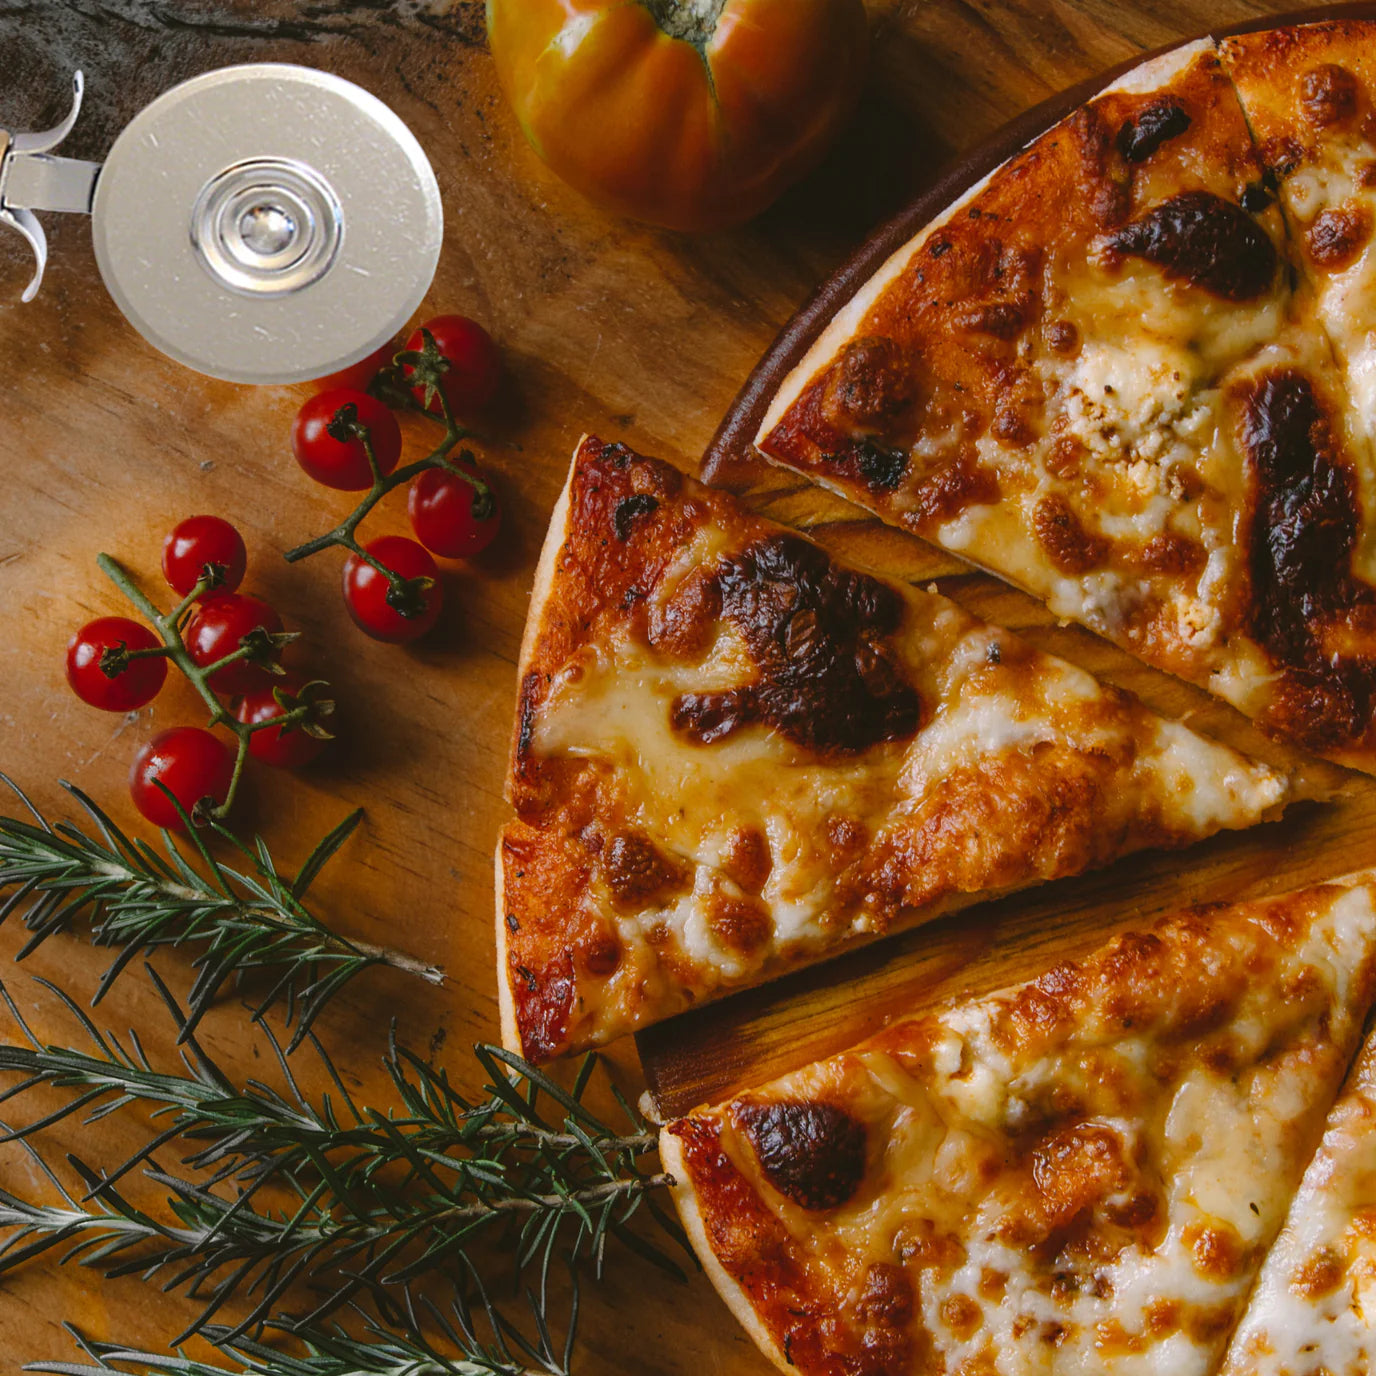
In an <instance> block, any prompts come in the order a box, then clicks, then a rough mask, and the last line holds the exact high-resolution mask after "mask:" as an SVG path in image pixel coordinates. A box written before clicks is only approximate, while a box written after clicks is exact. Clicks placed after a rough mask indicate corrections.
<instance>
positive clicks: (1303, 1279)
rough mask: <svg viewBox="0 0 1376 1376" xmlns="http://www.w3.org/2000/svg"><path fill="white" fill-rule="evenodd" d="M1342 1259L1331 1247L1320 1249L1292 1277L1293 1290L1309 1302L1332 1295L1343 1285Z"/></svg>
mask: <svg viewBox="0 0 1376 1376" xmlns="http://www.w3.org/2000/svg"><path fill="white" fill-rule="evenodd" d="M1343 1275H1344V1267H1343V1262H1342V1258H1341V1257H1340V1256H1339V1255H1338V1254H1337V1252H1336V1251H1334V1250H1333V1248H1331V1247H1320V1248H1319V1249H1318V1250H1317V1251H1315V1252H1313V1253H1312V1254H1311V1255H1310V1256H1309V1257H1307V1258H1306V1259H1305V1262H1304V1264H1303V1265H1302V1266H1300V1267H1298V1268H1297V1269H1296V1271H1295V1273H1294V1275H1293V1276H1291V1277H1290V1286H1291V1289H1293V1290H1294V1291H1296V1293H1298V1294H1300V1295H1303V1296H1304V1298H1305V1299H1307V1300H1317V1299H1322V1298H1323V1297H1324V1296H1325V1295H1331V1294H1332V1293H1333V1292H1334V1291H1335V1290H1336V1289H1337V1288H1338V1286H1340V1285H1341V1284H1342V1283H1343Z"/></svg>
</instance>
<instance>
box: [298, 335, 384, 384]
mask: <svg viewBox="0 0 1376 1376" xmlns="http://www.w3.org/2000/svg"><path fill="white" fill-rule="evenodd" d="M396 351H397V345H396V342H395V341H394V340H390V339H389V340H388V341H387V343H386V344H384V345H383V346H382V347H381V348H380V349H374V350H373V352H372V353H370V354H369V355H368V357H367V358H360V359H359V360H358V362H357V363H350V364H349V366H348V367H347V368H341V369H340V370H339V371H338V372H337V373H329V374H327V375H326V376H325V377H318V378H316V380H315V386H316V387H318V388H319V389H320V390H321V391H322V392H331V391H334V390H335V389H337V388H339V387H349V388H351V389H353V390H354V391H358V392H363V391H366V390H367V388H368V384H369V383H370V382H371V381H372V380H373V379H374V378H375V377H376V376H377V375H378V374H379V373H380V372H381V371H382V370H383V369H384V368H385V367H386V366H387V365H388V364H389V363H390V362H391V361H392V355H393V354H395V353H396Z"/></svg>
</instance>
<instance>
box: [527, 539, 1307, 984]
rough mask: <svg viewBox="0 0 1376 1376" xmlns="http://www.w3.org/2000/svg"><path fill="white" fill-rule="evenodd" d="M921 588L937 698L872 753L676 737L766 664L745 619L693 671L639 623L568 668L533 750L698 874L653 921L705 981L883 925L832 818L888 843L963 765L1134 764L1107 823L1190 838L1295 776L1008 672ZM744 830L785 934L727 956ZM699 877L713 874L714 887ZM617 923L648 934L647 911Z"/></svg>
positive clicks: (928, 676) (929, 672)
mask: <svg viewBox="0 0 1376 1376" xmlns="http://www.w3.org/2000/svg"><path fill="white" fill-rule="evenodd" d="M696 543H697V542H695V546H696ZM711 547H712V546H706V545H704V546H702V550H699V549H697V548H694V550H693V553H694V554H698V553H701V552H702V551H703V550H706V549H707V548H711ZM690 566H691V559H685V560H681V561H680V563H679V565H678V567H677V568H676V569H675V570H674V571H673V573H672V575H671V576H670V577H668V578H666V580H665V583H664V587H662V588H660V589H657V590H656V594H655V595H656V596H664V595H666V589H668V590H670V591H671V590H672V588H673V587H674V586H676V585H677V582H678V580H679V578H681V577H682V576H684V575H686V573H687V572H688V570H689V568H690ZM905 596H906V598H907V601H908V603H909V608H910V610H909V615H908V618H907V624H906V627H905V629H904V631H903V632H902V634H901V636H900V639H899V642H898V645H897V649H898V653H899V655H900V658H901V660H902V662H903V665H904V669H905V671H906V673H907V675H908V676H909V679H910V681H911V682H912V683H913V684H914V685H915V687H916V688H917V690H918V692H919V694H920V695H921V698H922V701H923V703H924V707H925V711H924V718H925V724H924V726H923V727H922V729H921V730H919V731H918V732H917V733H916V734H915V735H914V736H913V737H912V739H911V740H909V741H905V742H895V743H892V744H880V745H878V746H876V747H874V748H872V749H870V750H868V751H866V752H864V754H863V755H861V756H858V757H853V758H846V757H839V758H832V759H826V758H820V757H817V756H815V755H813V754H812V753H811V752H809V751H807V750H806V749H804V748H802V747H799V746H796V745H794V744H792V743H791V742H789V741H788V740H786V739H785V738H784V737H783V736H782V735H779V734H777V733H775V732H773V731H771V730H769V729H767V728H766V727H765V726H763V725H749V726H746V727H743V728H742V729H740V730H738V731H736V732H735V733H733V734H732V735H731V736H729V737H728V738H726V739H725V740H722V741H719V742H716V743H714V744H712V745H706V746H705V745H701V744H698V743H696V742H694V741H692V740H690V739H688V738H687V737H685V736H683V735H682V734H680V733H677V732H675V731H674V730H673V728H672V726H671V721H670V711H671V706H672V704H673V702H674V701H675V699H676V698H677V697H678V696H679V695H680V694H682V693H687V692H703V691H713V690H721V689H726V688H730V687H733V686H736V685H738V684H743V683H748V682H751V681H753V678H754V675H755V673H756V670H755V669H754V667H753V665H752V663H751V661H750V657H749V655H748V653H747V650H746V648H745V645H744V643H743V641H742V639H741V638H740V636H739V634H738V633H737V632H736V631H735V629H734V628H733V627H732V625H731V624H730V623H729V622H723V623H721V624H720V626H719V629H718V633H717V635H716V637H715V640H714V642H713V644H712V646H711V648H710V650H709V651H708V653H707V654H706V655H705V656H704V658H703V659H702V660H701V661H699V662H697V663H694V664H683V663H680V662H677V661H673V660H670V659H667V658H663V657H660V656H658V655H656V654H655V652H654V651H653V650H652V649H650V648H649V647H648V646H647V645H646V644H644V643H643V642H641V641H639V640H637V639H636V638H634V637H633V636H632V635H631V634H630V632H629V631H628V630H626V629H623V630H621V631H620V632H618V633H617V634H616V635H615V636H614V637H613V638H612V639H611V640H610V641H609V642H607V643H604V644H602V645H600V646H597V647H589V648H587V649H585V651H583V652H580V654H579V655H578V656H576V657H575V658H574V659H573V660H572V661H571V662H570V663H569V664H567V665H565V666H564V668H563V669H562V670H561V671H560V672H559V673H558V674H557V675H556V677H555V679H554V682H553V683H552V685H551V689H550V692H549V695H548V697H547V699H546V701H545V702H544V704H543V705H542V707H541V709H540V711H539V713H538V715H537V717H536V721H535V726H534V730H533V733H532V737H531V749H532V752H533V754H534V755H535V756H536V757H541V758H567V759H575V760H579V761H583V762H586V763H587V764H588V765H589V766H590V767H593V768H596V769H598V770H600V771H604V772H605V773H606V774H607V775H608V776H609V777H610V778H612V779H614V780H615V788H616V791H617V796H618V798H619V800H620V803H619V809H620V810H619V815H618V816H617V817H616V818H615V825H616V826H618V827H624V828H630V829H634V830H637V831H640V832H643V833H644V834H645V835H647V836H648V837H650V838H651V839H652V840H653V841H654V842H655V843H656V844H657V845H659V846H661V847H662V848H664V849H665V850H667V851H670V852H672V853H673V854H675V855H677V856H678V857H681V858H682V859H683V860H686V861H688V862H690V863H691V864H692V865H694V866H697V867H699V870H700V873H699V876H698V879H697V881H696V884H695V890H694V892H693V893H692V894H689V895H684V896H681V897H679V898H678V899H677V900H676V901H675V902H674V903H673V904H672V905H671V906H670V907H668V908H667V909H666V910H660V909H656V910H655V912H654V915H653V921H654V922H659V923H667V924H668V925H669V927H670V929H671V930H672V931H673V933H674V934H675V937H676V940H677V942H678V945H679V946H680V947H681V949H682V950H683V951H685V952H686V953H687V954H688V955H689V956H690V957H691V958H692V959H693V960H694V961H695V962H697V963H698V964H700V965H701V966H703V967H704V971H703V984H704V986H706V987H710V986H711V985H713V984H715V983H717V982H719V981H720V982H728V983H729V982H731V981H734V980H738V979H740V978H741V977H742V976H743V975H744V974H745V973H746V972H747V971H749V970H752V969H758V968H760V967H761V966H762V965H764V964H765V963H767V962H769V961H770V960H771V959H774V958H776V957H777V956H779V955H780V954H781V953H784V952H793V953H797V952H799V951H818V950H822V949H826V948H828V947H832V946H835V945H836V944H838V943H839V942H841V941H843V940H845V939H847V937H850V936H855V935H859V934H861V933H865V932H868V931H870V930H871V929H872V926H873V922H874V917H873V914H872V913H871V911H870V910H869V908H868V907H867V906H866V904H865V903H864V902H863V901H859V902H857V901H856V899H855V897H854V896H852V897H851V898H849V899H848V900H847V902H846V904H845V905H842V903H841V901H840V900H839V899H838V887H837V886H838V881H840V880H841V879H842V878H843V874H842V870H841V868H840V867H839V866H838V861H837V858H836V853H835V851H834V849H833V846H832V844H831V842H830V841H829V839H828V823H829V822H831V821H832V820H833V819H844V820H845V821H846V822H847V823H848V824H851V825H854V824H858V825H859V827H860V828H861V829H862V833H861V834H862V835H863V836H864V837H865V838H870V837H875V836H877V835H879V834H880V833H882V832H883V831H884V829H885V828H886V827H890V826H892V825H894V824H902V822H903V821H904V819H905V818H908V817H911V816H913V815H914V814H916V813H917V812H918V811H919V809H921V807H922V806H923V804H924V802H925V801H926V799H927V798H928V796H929V795H930V794H931V793H932V791H933V790H934V789H937V788H939V787H941V786H942V784H943V782H944V781H946V780H948V779H950V778H951V777H952V776H953V775H955V774H956V772H957V771H958V770H960V769H961V768H962V767H970V768H988V767H990V766H992V765H997V763H998V762H999V761H1001V760H1007V759H1011V758H1014V757H1017V756H1023V755H1028V754H1029V753H1030V752H1031V751H1033V750H1034V749H1035V747H1037V746H1038V745H1039V744H1042V743H1051V744H1054V745H1058V746H1062V747H1066V748H1069V749H1072V750H1075V751H1078V752H1083V753H1084V754H1086V755H1099V754H1103V755H1107V756H1110V757H1119V756H1121V757H1122V758H1123V759H1124V760H1125V764H1124V768H1123V775H1122V779H1121V783H1120V786H1119V787H1118V788H1117V789H1116V790H1115V795H1116V796H1115V798H1114V800H1113V802H1112V804H1111V806H1112V807H1113V809H1114V810H1115V816H1114V817H1112V818H1107V817H1106V818H1105V819H1104V825H1105V826H1106V827H1108V828H1110V829H1112V828H1114V827H1120V828H1122V833H1123V834H1124V835H1127V836H1131V835H1132V828H1133V827H1134V825H1137V821H1136V819H1138V818H1143V819H1152V818H1154V817H1156V816H1157V815H1160V816H1161V817H1162V818H1163V819H1164V820H1165V823H1166V825H1167V826H1169V827H1170V828H1171V829H1172V830H1174V831H1177V832H1181V833H1188V834H1189V835H1192V836H1205V835H1209V834H1211V833H1213V832H1214V831H1217V830H1218V829H1220V828H1221V827H1235V826H1242V825H1247V824H1249V823H1251V822H1254V821H1256V820H1258V819H1259V818H1261V817H1263V816H1265V815H1266V814H1268V813H1269V812H1271V811H1272V810H1273V809H1274V808H1276V807H1277V806H1278V805H1280V804H1282V803H1283V802H1284V801H1285V797H1286V792H1287V789H1286V783H1285V780H1284V778H1283V777H1282V776H1281V775H1279V774H1277V773H1275V772H1274V771H1272V770H1270V769H1268V768H1267V767H1265V766H1263V765H1260V764H1257V763H1255V762H1252V761H1248V760H1245V759H1243V757H1241V756H1240V755H1238V754H1236V753H1235V752H1233V751H1231V750H1229V749H1227V748H1226V747H1223V746H1220V745H1218V744H1216V743H1214V742H1210V741H1206V740H1205V739H1204V738H1202V737H1200V736H1198V735H1196V734H1195V733H1193V732H1191V731H1190V730H1188V729H1187V728H1186V727H1183V726H1180V725H1179V724H1176V723H1169V722H1166V721H1163V720H1161V719H1160V718H1157V717H1154V716H1153V715H1151V714H1150V713H1147V712H1145V711H1144V710H1143V709H1141V708H1138V707H1136V706H1122V705H1118V704H1116V703H1111V702H1110V700H1107V699H1105V696H1104V693H1103V690H1102V688H1101V687H1100V685H1099V684H1098V682H1097V681H1096V680H1095V679H1094V678H1093V677H1092V676H1091V675H1089V674H1087V673H1085V672H1084V671H1083V670H1081V669H1078V668H1075V667H1074V666H1072V665H1070V664H1067V663H1065V662H1064V661H1061V660H1057V659H1053V658H1051V657H1049V656H1037V657H1036V658H1035V659H1034V660H1033V661H1032V663H1030V664H1028V663H1026V662H1020V663H1019V665H1018V666H1017V667H1011V668H1002V669H1001V668H998V667H997V666H996V665H995V664H993V663H992V662H991V655H992V656H994V657H995V658H997V656H998V653H999V651H998V647H999V646H1000V645H1001V644H1011V638H1010V637H1008V636H1007V633H1005V632H1002V631H998V630H995V629H993V628H991V627H988V626H984V625H981V624H980V623H977V622H974V621H973V620H972V619H971V618H969V617H967V616H965V615H964V614H963V613H961V612H960V611H959V610H958V609H957V608H956V607H955V606H954V605H953V604H952V603H950V602H948V601H946V600H945V599H944V598H941V597H937V596H935V595H932V594H928V593H922V592H918V591H917V590H914V589H907V590H905ZM1011 653H1012V651H1011V650H1010V654H1011ZM1148 830H1149V831H1150V827H1148ZM742 831H749V832H756V833H759V834H762V835H763V836H764V837H765V838H766V840H767V845H768V850H769V855H770V858H771V865H770V868H769V873H768V877H767V879H766V881H765V883H764V886H763V888H762V890H761V891H760V893H759V895H758V898H759V901H760V902H761V903H762V904H763V905H764V907H765V909H766V911H767V912H768V914H769V918H770V920H771V922H772V926H773V935H772V937H771V939H770V941H769V942H768V943H767V944H766V945H764V946H762V947H760V948H759V949H758V950H756V951H755V952H754V953H753V954H752V955H751V956H750V957H749V958H745V957H743V956H740V955H738V954H732V953H730V952H729V951H726V950H725V949H724V948H723V947H722V944H721V943H720V941H718V940H717V939H716V938H715V937H714V936H713V933H712V930H711V924H710V921H709V920H708V918H707V917H706V916H704V903H705V897H706V893H707V890H708V889H711V890H712V891H716V892H720V891H721V890H720V888H719V887H716V888H714V887H713V886H719V885H720V884H721V882H722V880H721V872H722V871H726V872H730V870H731V859H730V857H731V853H732V849H733V846H734V845H735V844H736V842H737V839H738V837H739V835H740V833H741V832H742ZM1015 859H1016V861H1017V862H1019V863H1020V862H1021V858H1020V857H1016V858H1015ZM701 872H707V873H710V874H711V875H712V876H714V878H713V879H712V882H711V883H710V884H707V881H706V880H705V879H704V878H703V875H702V873H701ZM1035 877H1036V876H1035V875H1033V874H1029V875H1028V876H1027V878H1026V879H1025V880H1024V881H1023V882H1030V881H1031V880H1032V879H1034V878H1035ZM704 884H707V888H706V889H704ZM727 888H728V890H729V891H730V892H731V894H732V896H740V891H739V889H738V888H735V886H733V885H730V884H728V885H727ZM860 897H861V899H863V895H861V896H860ZM618 921H620V922H621V923H622V924H623V925H627V924H629V926H630V927H632V928H634V929H635V930H636V931H639V930H640V929H641V928H643V927H644V925H645V922H646V919H645V917H644V915H642V914H632V915H631V916H629V917H625V918H620V919H618Z"/></svg>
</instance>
